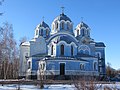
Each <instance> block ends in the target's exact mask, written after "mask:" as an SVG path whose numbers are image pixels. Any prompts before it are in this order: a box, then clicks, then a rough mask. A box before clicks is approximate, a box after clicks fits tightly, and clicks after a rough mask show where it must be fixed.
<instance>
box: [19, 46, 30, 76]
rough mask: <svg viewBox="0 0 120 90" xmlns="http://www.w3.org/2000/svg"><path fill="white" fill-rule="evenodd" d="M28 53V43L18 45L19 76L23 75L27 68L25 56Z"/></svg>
mask: <svg viewBox="0 0 120 90" xmlns="http://www.w3.org/2000/svg"><path fill="white" fill-rule="evenodd" d="M29 55H30V46H29V45H23V44H21V45H20V76H25V73H26V70H27V58H26V56H27V57H28V56H29Z"/></svg>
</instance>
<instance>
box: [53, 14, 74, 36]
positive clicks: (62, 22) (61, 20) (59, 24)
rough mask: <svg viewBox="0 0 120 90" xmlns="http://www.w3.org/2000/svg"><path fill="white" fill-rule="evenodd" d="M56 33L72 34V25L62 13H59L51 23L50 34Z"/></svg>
mask: <svg viewBox="0 0 120 90" xmlns="http://www.w3.org/2000/svg"><path fill="white" fill-rule="evenodd" d="M58 32H67V33H70V34H73V23H72V21H71V19H70V18H69V17H68V16H67V15H65V14H64V13H61V14H60V15H59V16H57V17H56V18H55V19H54V21H53V22H52V30H51V34H55V33H58Z"/></svg>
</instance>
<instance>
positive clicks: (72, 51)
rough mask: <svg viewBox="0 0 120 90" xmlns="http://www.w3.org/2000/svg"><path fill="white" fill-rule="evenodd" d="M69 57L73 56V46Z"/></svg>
mask: <svg viewBox="0 0 120 90" xmlns="http://www.w3.org/2000/svg"><path fill="white" fill-rule="evenodd" d="M71 56H73V46H71Z"/></svg>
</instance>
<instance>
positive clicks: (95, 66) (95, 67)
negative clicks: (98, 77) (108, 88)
mask: <svg viewBox="0 0 120 90" xmlns="http://www.w3.org/2000/svg"><path fill="white" fill-rule="evenodd" d="M94 70H95V71H96V70H97V62H94Z"/></svg>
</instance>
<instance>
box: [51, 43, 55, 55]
mask: <svg viewBox="0 0 120 90" xmlns="http://www.w3.org/2000/svg"><path fill="white" fill-rule="evenodd" d="M53 48H54V46H53V45H52V47H51V55H53Z"/></svg>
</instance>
